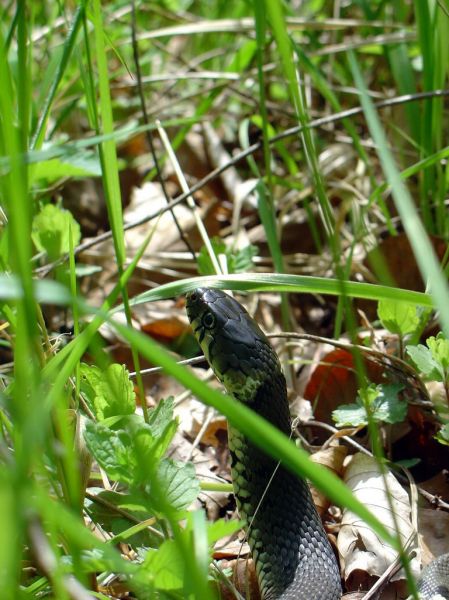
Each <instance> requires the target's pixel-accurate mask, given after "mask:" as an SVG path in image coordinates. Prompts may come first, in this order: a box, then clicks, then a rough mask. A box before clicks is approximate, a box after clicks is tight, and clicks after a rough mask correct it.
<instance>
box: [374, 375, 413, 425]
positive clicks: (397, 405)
mask: <svg viewBox="0 0 449 600" xmlns="http://www.w3.org/2000/svg"><path fill="white" fill-rule="evenodd" d="M379 387H380V394H379V396H378V397H377V398H376V400H375V401H374V404H375V409H374V413H373V417H374V419H375V420H376V421H382V422H384V423H402V421H403V420H404V419H405V417H406V415H407V402H405V401H404V400H400V399H399V392H400V391H401V390H402V389H403V387H404V386H403V385H402V384H401V383H389V384H385V385H381V386H379Z"/></svg>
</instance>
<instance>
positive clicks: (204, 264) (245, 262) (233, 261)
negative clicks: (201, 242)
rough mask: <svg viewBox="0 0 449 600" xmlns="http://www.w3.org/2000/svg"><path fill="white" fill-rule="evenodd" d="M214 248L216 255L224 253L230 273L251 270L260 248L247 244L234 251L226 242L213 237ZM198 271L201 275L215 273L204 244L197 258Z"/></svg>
mask: <svg viewBox="0 0 449 600" xmlns="http://www.w3.org/2000/svg"><path fill="white" fill-rule="evenodd" d="M211 244H212V248H213V250H214V254H215V256H218V255H219V254H224V255H225V256H226V262H227V267H228V272H229V273H243V272H245V271H249V270H250V269H251V268H252V266H253V258H254V257H255V256H256V255H257V253H258V248H257V247H256V246H253V245H252V244H250V245H248V246H245V247H244V248H242V249H241V250H236V251H233V250H231V249H229V248H228V247H227V246H226V244H225V242H224V241H223V240H222V239H220V238H218V237H214V238H212V239H211ZM197 264H198V272H199V273H200V274H201V275H214V274H215V269H214V266H213V264H212V261H211V259H210V256H209V253H208V251H207V248H206V247H205V246H203V247H202V248H201V250H200V252H199V254H198V258H197Z"/></svg>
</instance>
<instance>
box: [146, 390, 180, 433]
mask: <svg viewBox="0 0 449 600" xmlns="http://www.w3.org/2000/svg"><path fill="white" fill-rule="evenodd" d="M173 403H174V398H173V396H170V397H168V398H161V399H160V400H159V402H158V404H157V406H155V407H154V408H153V409H152V410H150V411H148V425H149V427H150V429H151V431H152V433H153V435H154V437H157V438H158V437H159V436H160V435H161V434H162V432H163V431H164V429H165V428H166V427H167V425H168V424H169V423H170V421H172V420H173Z"/></svg>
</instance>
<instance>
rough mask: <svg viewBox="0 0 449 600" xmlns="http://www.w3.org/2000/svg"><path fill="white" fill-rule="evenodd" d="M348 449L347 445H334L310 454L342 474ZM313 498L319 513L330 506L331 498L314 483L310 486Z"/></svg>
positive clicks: (321, 463)
mask: <svg viewBox="0 0 449 600" xmlns="http://www.w3.org/2000/svg"><path fill="white" fill-rule="evenodd" d="M347 453H348V449H347V448H346V447H345V446H337V445H333V446H330V447H329V448H326V449H325V450H318V452H315V453H314V454H312V455H311V456H310V458H311V460H312V461H313V462H315V463H318V464H320V465H323V466H325V467H327V468H328V469H329V470H330V471H333V473H334V474H335V475H337V476H340V475H341V473H342V470H343V461H344V459H345V458H346V455H347ZM310 491H311V492H312V498H313V501H314V503H315V506H316V508H317V510H318V514H319V515H320V516H322V515H323V514H324V513H325V512H326V511H327V509H328V508H329V500H328V499H327V498H326V496H325V495H324V494H323V493H322V492H320V491H319V490H317V489H316V488H315V487H314V486H313V485H311V486H310Z"/></svg>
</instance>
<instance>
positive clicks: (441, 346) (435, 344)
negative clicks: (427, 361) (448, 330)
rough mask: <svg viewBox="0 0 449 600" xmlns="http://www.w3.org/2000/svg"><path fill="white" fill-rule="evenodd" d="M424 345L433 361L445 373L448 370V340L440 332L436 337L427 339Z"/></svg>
mask: <svg viewBox="0 0 449 600" xmlns="http://www.w3.org/2000/svg"><path fill="white" fill-rule="evenodd" d="M426 344H427V346H428V347H429V350H430V352H431V353H432V357H433V359H434V360H435V361H436V362H437V363H438V364H439V365H440V366H441V368H442V370H443V372H444V373H447V371H448V369H449V340H448V339H447V338H446V337H445V336H444V334H443V333H441V332H440V333H439V334H438V335H437V337H434V336H431V337H429V338H428V339H427V340H426Z"/></svg>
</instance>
